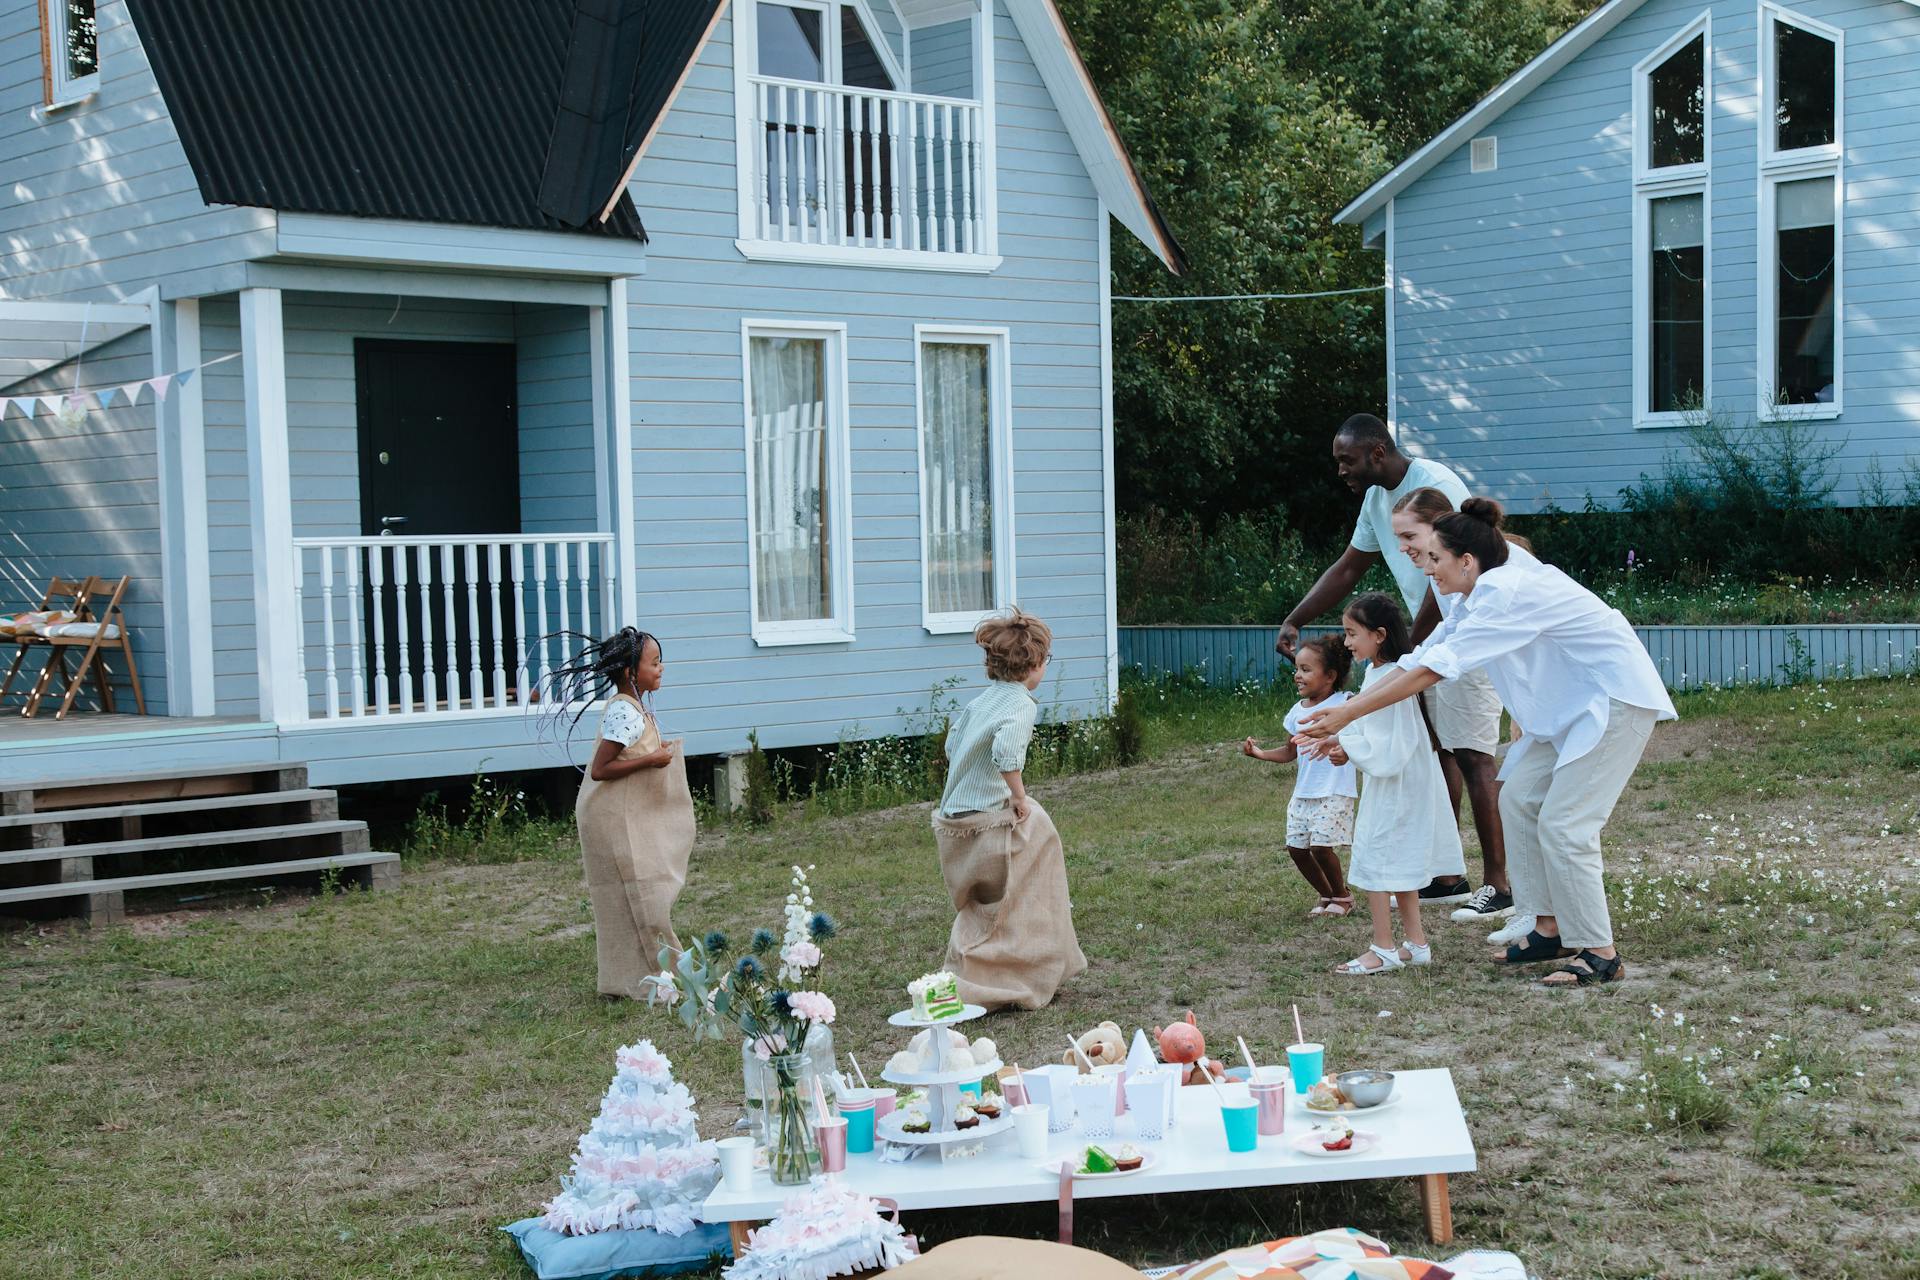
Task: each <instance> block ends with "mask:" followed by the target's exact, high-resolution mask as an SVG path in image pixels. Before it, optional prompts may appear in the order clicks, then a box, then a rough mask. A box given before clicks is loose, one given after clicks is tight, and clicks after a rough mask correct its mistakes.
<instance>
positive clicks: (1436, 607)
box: [1413, 583, 1440, 644]
mask: <svg viewBox="0 0 1920 1280" xmlns="http://www.w3.org/2000/svg"><path fill="white" fill-rule="evenodd" d="M1439 625H1440V602H1439V601H1438V600H1436V599H1434V598H1433V585H1432V584H1431V583H1429V584H1428V585H1427V594H1426V595H1425V596H1424V597H1422V598H1421V600H1420V612H1419V613H1416V614H1414V615H1413V642H1414V643H1415V644H1419V643H1420V642H1421V641H1422V640H1425V639H1426V638H1427V637H1428V636H1430V635H1432V634H1433V629H1434V628H1435V627H1437V626H1439Z"/></svg>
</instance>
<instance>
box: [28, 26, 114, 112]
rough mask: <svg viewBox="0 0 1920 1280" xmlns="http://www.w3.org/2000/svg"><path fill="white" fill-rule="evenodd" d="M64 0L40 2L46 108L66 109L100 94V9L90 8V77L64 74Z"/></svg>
mask: <svg viewBox="0 0 1920 1280" xmlns="http://www.w3.org/2000/svg"><path fill="white" fill-rule="evenodd" d="M67 19H68V14H67V0H40V53H41V57H42V59H43V69H44V72H45V83H44V86H43V87H44V89H45V93H46V105H47V106H48V107H69V106H72V105H74V104H75V103H77V102H80V101H82V100H83V99H85V98H88V97H91V96H92V95H93V94H96V93H98V92H99V91H100V70H99V68H100V66H101V64H102V62H103V61H104V59H103V58H102V57H101V52H100V28H99V22H100V10H99V7H98V6H97V5H96V6H95V8H94V45H93V50H94V52H93V57H94V63H93V65H94V72H93V74H92V75H90V76H69V75H68V74H67V38H68V37H67Z"/></svg>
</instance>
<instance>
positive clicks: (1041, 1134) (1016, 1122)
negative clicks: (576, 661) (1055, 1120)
mask: <svg viewBox="0 0 1920 1280" xmlns="http://www.w3.org/2000/svg"><path fill="white" fill-rule="evenodd" d="M1012 1111H1013V1136H1014V1138H1015V1139H1016V1140H1017V1141H1018V1142H1019V1144H1020V1155H1021V1157H1022V1158H1023V1159H1027V1160H1044V1159H1046V1158H1047V1111H1048V1108H1047V1106H1046V1104H1045V1103H1040V1102H1030V1103H1028V1104H1027V1105H1026V1106H1024V1107H1014V1108H1012Z"/></svg>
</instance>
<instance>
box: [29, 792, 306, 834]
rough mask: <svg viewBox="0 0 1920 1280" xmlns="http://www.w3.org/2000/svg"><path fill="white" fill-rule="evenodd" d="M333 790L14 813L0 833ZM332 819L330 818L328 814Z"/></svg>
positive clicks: (224, 807)
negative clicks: (15, 829)
mask: <svg viewBox="0 0 1920 1280" xmlns="http://www.w3.org/2000/svg"><path fill="white" fill-rule="evenodd" d="M334 798H335V793H334V792H332V791H325V790H316V789H315V788H312V787H302V788H301V789H299V790H297V791H249V792H247V793H245V794H244V795H237V796H196V797H193V798H191V799H187V800H155V801H149V802H145V803H137V804H110V805H99V806H96V807H94V808H91V809H48V810H46V811H44V812H40V813H15V814H8V815H6V816H4V817H0V830H5V829H6V828H8V827H34V826H52V825H54V824H56V823H62V822H100V821H107V820H112V819H114V818H151V817H157V816H160V815H163V814H173V813H216V812H227V811H231V810H234V809H252V808H257V807H259V806H261V805H275V804H306V803H311V802H313V801H316V800H332V799H334ZM329 816H331V815H329Z"/></svg>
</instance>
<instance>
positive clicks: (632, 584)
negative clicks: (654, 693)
mask: <svg viewBox="0 0 1920 1280" xmlns="http://www.w3.org/2000/svg"><path fill="white" fill-rule="evenodd" d="M628 318H629V315H628V310H627V282H626V281H625V280H619V279H615V280H609V281H607V310H606V325H605V328H606V335H605V338H604V339H603V342H604V345H605V348H606V350H605V355H606V373H605V378H606V392H607V417H608V425H609V427H610V428H611V431H610V435H611V441H610V444H611V452H612V454H613V457H612V462H613V468H612V470H613V475H612V480H613V494H612V499H613V513H612V514H613V530H612V532H613V535H614V538H613V542H614V549H615V555H614V574H615V589H616V594H617V599H618V607H619V610H620V615H619V616H620V624H621V625H622V626H629V627H632V626H638V625H640V588H639V578H640V575H639V572H638V564H637V558H638V556H639V547H638V545H637V538H638V536H639V532H638V530H637V529H636V528H635V527H634V498H633V376H632V371H631V369H630V367H629V364H630V360H631V355H632V353H631V350H630V347H629V338H628V335H627V322H628Z"/></svg>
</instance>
